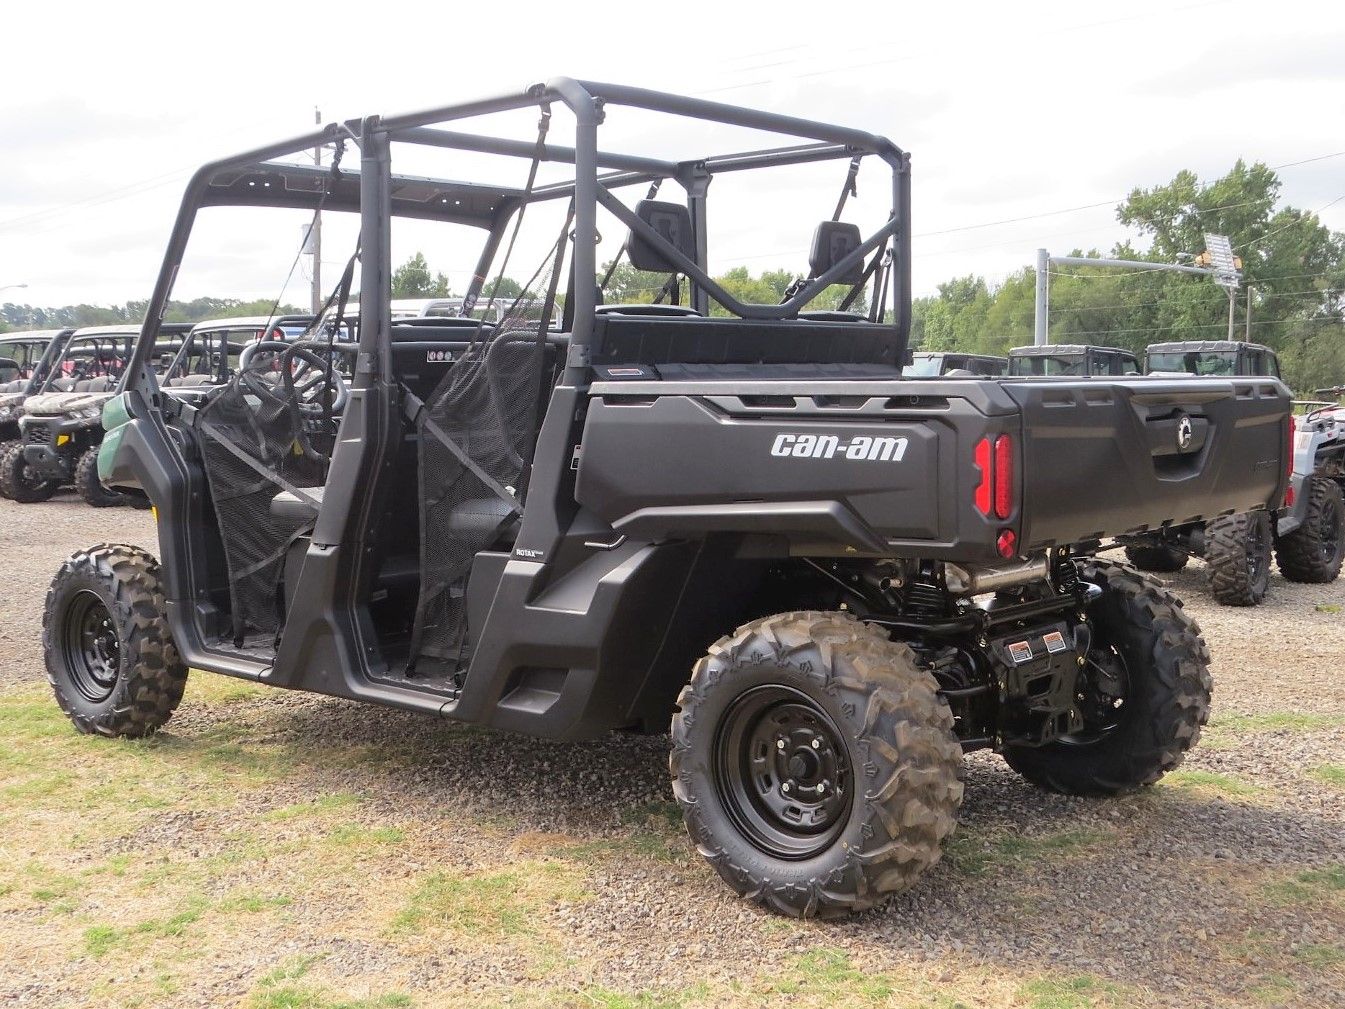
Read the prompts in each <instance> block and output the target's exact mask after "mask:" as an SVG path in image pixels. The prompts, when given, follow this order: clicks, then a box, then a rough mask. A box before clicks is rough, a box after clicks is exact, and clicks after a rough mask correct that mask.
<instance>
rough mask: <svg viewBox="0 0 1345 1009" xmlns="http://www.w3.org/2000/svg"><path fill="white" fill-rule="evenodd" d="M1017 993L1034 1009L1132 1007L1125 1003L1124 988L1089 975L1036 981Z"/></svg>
mask: <svg viewBox="0 0 1345 1009" xmlns="http://www.w3.org/2000/svg"><path fill="white" fill-rule="evenodd" d="M1018 994H1019V997H1020V998H1023V999H1026V1000H1027V1004H1028V1005H1029V1006H1031V1007H1032V1009H1094V1007H1101V1006H1108V1007H1110V1006H1121V1005H1128V1004H1129V1003H1128V1002H1123V1001H1122V997H1121V996H1122V992H1121V989H1120V988H1118V987H1117V986H1116V985H1114V984H1109V983H1108V982H1106V981H1100V980H1098V979H1097V978H1095V977H1092V976H1090V975H1088V974H1079V975H1076V976H1074V977H1038V978H1033V979H1032V980H1031V981H1027V982H1025V983H1024V984H1023V985H1022V986H1021V987H1020V988H1019V990H1018Z"/></svg>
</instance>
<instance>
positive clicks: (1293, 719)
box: [1210, 711, 1345, 732]
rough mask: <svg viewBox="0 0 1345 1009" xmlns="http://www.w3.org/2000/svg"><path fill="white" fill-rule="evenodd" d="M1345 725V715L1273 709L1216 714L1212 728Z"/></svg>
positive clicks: (1299, 728)
mask: <svg viewBox="0 0 1345 1009" xmlns="http://www.w3.org/2000/svg"><path fill="white" fill-rule="evenodd" d="M1338 725H1345V715H1318V714H1306V713H1303V712H1297V711H1273V712H1270V713H1269V714H1262V715H1216V716H1215V717H1214V718H1213V719H1211V721H1210V728H1212V729H1218V730H1221V731H1226V732H1273V731H1276V730H1278V729H1290V730H1292V731H1295V732H1311V731H1313V730H1316V729H1331V728H1335V727H1336V726H1338Z"/></svg>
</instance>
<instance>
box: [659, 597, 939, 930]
mask: <svg viewBox="0 0 1345 1009" xmlns="http://www.w3.org/2000/svg"><path fill="white" fill-rule="evenodd" d="M677 706H678V711H677V714H675V715H674V716H673V721H672V740H673V745H672V754H671V758H670V766H671V771H672V778H673V792H674V794H675V795H676V797H677V801H678V804H679V805H680V806H681V808H682V815H683V817H684V819H685V821H686V826H687V830H688V832H689V833H690V835H691V839H692V840H693V841H694V842H695V844H696V847H697V849H698V850H699V851H700V853H701V854H702V855H703V856H704V857H705V858H706V859H707V860H708V861H709V862H710V863H711V864H712V865H713V866H714V868H715V870H716V871H717V872H718V873H719V875H720V876H722V877H723V878H724V880H725V882H727V883H728V884H729V886H731V887H732V888H733V889H734V890H736V891H737V892H738V893H739V894H740V895H742V896H744V897H746V898H748V899H749V900H751V901H753V902H755V903H757V904H759V905H761V906H763V907H766V908H768V909H770V910H773V911H778V912H782V913H784V914H788V915H792V916H795V917H801V918H807V917H814V916H816V917H835V916H839V915H842V914H846V913H849V912H853V911H860V910H864V909H865V908H869V907H872V906H874V905H875V904H878V903H879V902H880V901H882V900H883V899H884V898H886V897H887V896H888V895H889V894H892V893H896V892H898V891H901V890H904V889H906V888H907V887H909V886H910V885H911V884H912V883H913V882H914V881H915V879H916V877H918V876H919V875H920V873H921V872H923V871H924V870H925V869H926V868H928V867H929V866H931V865H933V864H934V863H935V862H937V861H938V859H939V856H940V854H941V851H942V845H943V842H944V839H945V838H947V837H948V835H949V834H951V833H952V831H953V827H954V825H955V823H956V820H957V811H958V807H959V805H960V804H961V802H962V780H961V770H962V748H961V745H960V744H959V743H958V740H957V738H956V736H955V735H954V734H953V716H952V714H951V712H950V711H949V709H948V705H947V704H946V703H945V702H944V701H943V700H942V699H940V697H939V696H938V686H937V683H936V681H935V679H934V677H933V675H932V674H931V673H930V672H929V670H928V669H925V668H924V667H922V666H921V665H920V664H919V663H918V662H917V661H916V657H915V654H914V653H913V652H912V651H911V649H910V648H908V647H907V646H906V645H902V644H896V643H894V642H892V641H890V640H889V639H888V637H887V635H886V634H884V633H883V632H882V631H881V630H879V629H877V628H874V627H870V626H869V625H867V624H863V623H860V622H859V621H857V620H855V619H854V618H853V617H851V616H849V615H847V614H841V613H817V612H799V613H782V614H778V615H776V616H771V617H766V618H763V619H761V620H756V621H753V622H752V623H749V624H746V625H745V626H743V627H740V628H739V629H738V630H737V631H736V632H735V633H733V634H732V635H729V636H728V637H725V638H721V639H720V640H719V641H718V642H716V643H715V644H714V645H713V646H712V647H711V649H710V652H709V654H708V655H706V656H705V657H704V658H703V659H701V660H700V661H699V662H698V663H697V664H696V668H695V670H694V671H693V673H692V677H691V682H690V684H688V685H687V687H686V688H685V689H684V690H683V691H682V694H681V696H680V697H679V698H678V699H677Z"/></svg>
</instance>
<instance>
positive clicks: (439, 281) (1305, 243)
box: [0, 160, 1345, 393]
mask: <svg viewBox="0 0 1345 1009" xmlns="http://www.w3.org/2000/svg"><path fill="white" fill-rule="evenodd" d="M1280 189H1281V184H1280V180H1279V178H1278V176H1277V175H1276V174H1275V172H1274V171H1273V170H1271V169H1270V168H1268V167H1267V166H1266V165H1264V164H1262V163H1260V162H1256V163H1253V164H1247V163H1246V162H1244V161H1241V160H1239V161H1238V162H1237V163H1236V164H1235V165H1234V166H1233V168H1232V170H1231V171H1229V172H1228V173H1227V174H1226V175H1224V176H1221V177H1220V178H1217V179H1214V180H1212V181H1204V182H1202V181H1201V180H1200V179H1199V178H1197V177H1196V175H1195V174H1194V173H1193V172H1189V171H1182V172H1179V173H1178V174H1177V175H1176V176H1175V177H1174V178H1173V179H1172V180H1171V181H1169V182H1167V183H1165V184H1162V185H1158V186H1154V187H1152V188H1150V189H1143V188H1136V189H1134V190H1132V191H1131V193H1130V194H1129V196H1128V197H1127V198H1126V199H1125V200H1124V201H1123V202H1122V203H1121V204H1120V205H1119V206H1118V207H1117V208H1116V217H1117V220H1118V221H1120V222H1121V223H1122V224H1124V225H1126V226H1128V227H1130V228H1132V229H1134V231H1135V232H1136V235H1135V237H1134V238H1133V239H1129V240H1126V241H1124V242H1120V243H1117V244H1116V245H1114V246H1112V247H1111V248H1110V249H1107V250H1105V254H1106V255H1107V256H1109V257H1111V258H1116V259H1135V260H1142V261H1148V262H1155V263H1173V262H1179V261H1183V260H1186V259H1188V258H1189V257H1192V256H1194V255H1196V254H1198V253H1200V252H1201V251H1203V250H1204V247H1205V237H1204V236H1205V235H1206V234H1221V235H1227V236H1228V237H1229V239H1230V241H1231V243H1232V245H1233V249H1234V251H1235V252H1236V253H1237V254H1238V255H1239V256H1240V257H1241V259H1242V261H1243V288H1242V289H1241V290H1240V291H1239V292H1238V301H1237V305H1236V318H1235V324H1236V325H1235V330H1236V334H1237V337H1238V339H1242V338H1243V335H1244V334H1245V333H1246V332H1247V327H1246V325H1245V324H1246V318H1247V311H1248V306H1249V305H1250V312H1251V327H1250V332H1251V339H1252V340H1253V341H1254V342H1257V343H1263V344H1266V345H1267V346H1269V347H1271V348H1272V349H1274V350H1275V351H1276V352H1277V353H1278V354H1279V355H1280V360H1281V363H1282V365H1283V368H1284V373H1285V379H1286V381H1287V382H1288V383H1289V384H1290V385H1291V386H1292V387H1293V388H1294V389H1295V390H1297V391H1298V392H1301V393H1306V392H1309V391H1311V390H1312V389H1314V388H1318V387H1323V386H1327V385H1335V384H1340V383H1345V235H1342V234H1341V233H1340V232H1335V231H1332V230H1330V229H1329V228H1327V227H1325V226H1324V225H1323V224H1322V223H1321V221H1320V220H1319V219H1318V217H1317V215H1316V214H1315V213H1311V212H1308V211H1304V210H1301V209H1298V208H1296V207H1291V206H1287V205H1281V203H1280ZM1071 251H1072V254H1073V255H1089V256H1096V255H1099V254H1102V253H1099V251H1098V250H1097V249H1089V250H1086V251H1085V250H1081V249H1074V250H1071ZM609 271H610V276H607V275H608V273H609ZM1052 272H1053V275H1052V276H1051V278H1050V282H1051V300H1050V339H1051V342H1052V343H1096V344H1103V345H1106V346H1114V347H1126V348H1129V349H1131V350H1135V351H1142V350H1143V349H1144V347H1145V346H1147V345H1148V344H1151V343H1159V342H1165V341H1172V340H1214V339H1223V338H1224V337H1225V336H1226V334H1227V329H1228V297H1227V294H1226V292H1225V291H1224V289H1223V288H1221V287H1219V286H1217V285H1216V284H1214V283H1213V282H1212V281H1211V280H1210V279H1208V278H1205V277H1197V276H1193V275H1188V274H1175V273H1169V272H1160V271H1145V270H1127V271H1121V270H1115V269H1109V268H1103V267H1070V268H1065V269H1055V270H1053V271H1052ZM603 277H607V284H606V286H605V288H604V296H603V297H604V301H606V302H607V303H608V304H631V303H645V302H652V301H654V300H655V299H656V298H661V300H663V301H669V300H671V295H672V293H673V292H672V291H671V290H670V289H668V288H667V282H668V277H667V276H666V275H664V274H659V273H646V272H642V271H639V270H636V269H634V268H632V267H631V266H630V265H629V264H628V263H625V262H618V263H617V264H616V265H615V266H613V264H612V263H610V262H609V263H605V264H603V267H602V270H601V272H600V274H599V278H597V279H599V280H601V279H602V278H603ZM797 277H798V275H797V274H796V273H795V272H793V271H790V270H786V269H767V270H764V271H762V272H761V273H759V274H753V273H752V272H751V271H750V270H748V269H747V268H746V267H743V266H739V267H734V268H733V269H730V270H727V271H725V272H723V273H721V274H720V275H719V276H718V277H716V280H717V281H718V282H719V283H720V284H721V285H722V286H723V287H724V288H725V289H726V290H728V291H729V292H730V293H731V294H733V295H734V296H735V297H737V298H738V299H739V300H741V301H746V302H756V303H776V302H779V301H780V300H781V299H782V298H783V297H784V295H785V292H786V290H787V288H788V287H789V285H790V284H791V283H793V282H794V281H795V280H796V279H797ZM494 287H495V281H494V280H492V281H491V282H490V283H489V284H488V285H487V289H486V290H485V291H484V292H483V294H482V299H483V300H485V299H488V298H489V297H490V296H491V293H492V288H494ZM846 291H847V288H845V287H844V286H840V285H837V286H834V287H831V288H828V289H827V290H826V291H825V292H823V294H822V295H821V296H819V297H818V298H817V299H816V300H815V301H814V302H813V304H812V305H811V306H810V307H811V308H814V309H834V308H836V307H838V305H839V303H840V301H841V299H842V298H843V297H844V295H845V293H846ZM494 293H495V296H496V299H497V301H498V302H502V303H503V304H504V305H505V306H506V307H507V306H508V304H509V303H510V302H511V301H512V300H513V299H514V298H516V297H518V296H519V295H520V294H522V295H524V296H525V298H527V299H536V298H538V297H539V294H538V293H537V292H532V291H526V292H525V291H524V290H523V288H522V286H521V285H520V284H519V283H518V282H517V281H514V280H512V279H510V278H508V277H506V278H503V279H502V280H500V281H499V286H498V290H495V291H494ZM392 294H393V297H398V298H446V297H451V296H452V295H453V291H452V289H451V286H450V284H449V279H448V276H447V275H446V274H444V273H442V272H434V271H432V270H431V268H430V265H429V263H428V261H427V260H426V258H425V256H424V255H423V254H422V253H420V252H417V253H415V254H414V255H413V256H411V257H410V258H409V259H408V260H407V261H406V262H405V263H403V264H401V265H400V266H399V267H397V269H396V270H395V271H394V272H393V278H392ZM677 295H678V298H679V300H680V301H681V302H682V303H683V304H685V303H686V301H687V297H688V291H687V287H686V282H685V280H683V281H682V282H681V285H680V286H679V288H678V290H677ZM1034 296H1035V273H1034V270H1033V267H1031V266H1024V267H1023V268H1022V269H1021V270H1019V271H1018V272H1016V273H1014V274H1012V275H1010V276H1009V277H1008V278H1006V279H1004V280H1003V281H1002V282H1000V283H998V284H993V283H991V282H990V281H989V280H987V279H986V278H985V277H982V276H977V275H975V274H968V275H965V276H960V277H954V278H952V279H950V280H948V281H945V282H944V283H942V284H940V285H939V286H938V293H937V294H934V295H930V296H928V297H922V298H917V299H915V301H914V303H913V306H912V309H913V319H912V331H911V344H912V346H913V347H915V348H923V349H927V350H963V351H972V352H978V353H990V354H1003V353H1004V352H1005V351H1007V350H1008V349H1009V348H1010V347H1014V346H1019V345H1022V344H1026V343H1030V342H1032V334H1033V322H1034V315H1035V308H1034ZM559 300H560V301H561V302H562V303H563V301H564V295H563V292H562V293H561V295H560V299H559ZM272 307H273V306H272V305H271V304H270V303H269V302H266V301H251V302H247V301H239V300H235V299H227V298H197V299H195V300H193V301H187V302H172V303H170V307H169V312H168V315H167V318H168V319H170V320H171V321H182V322H194V321H199V320H201V319H207V318H215V317H223V316H229V315H249V314H255V315H266V314H268V313H269V312H270V311H271V310H272ZM851 308H852V310H854V311H859V312H863V311H865V310H866V303H865V301H864V300H863V298H860V299H857V300H856V302H855V303H854V304H853V305H852V306H851ZM277 311H278V312H294V311H298V309H295V308H294V307H293V306H289V305H285V306H281V307H280V308H278V309H277ZM144 312H145V302H143V301H128V302H126V303H125V304H124V305H116V306H110V307H102V306H96V305H67V306H64V307H61V308H52V309H43V308H33V307H32V306H29V305H14V304H6V305H4V306H3V307H0V319H2V320H3V322H0V328H9V329H43V328H56V327H61V326H90V325H99V324H112V323H122V322H138V321H140V319H142V318H143V317H144ZM711 312H712V314H716V315H722V314H726V313H725V311H724V309H722V308H720V307H719V306H718V305H717V304H713V303H712V307H711Z"/></svg>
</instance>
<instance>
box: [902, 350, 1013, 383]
mask: <svg viewBox="0 0 1345 1009" xmlns="http://www.w3.org/2000/svg"><path fill="white" fill-rule="evenodd" d="M1008 370H1009V361H1008V359H1007V358H1003V357H995V356H994V355H993V354H964V353H962V352H960V351H952V350H947V351H944V350H932V351H917V352H916V353H914V354H912V355H911V363H910V364H908V365H906V367H904V368H903V369H902V370H901V373H902V375H903V376H905V377H906V378H936V377H939V376H943V375H957V376H966V375H983V376H992V375H1003V374H1005V373H1006V372H1007V371H1008Z"/></svg>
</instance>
